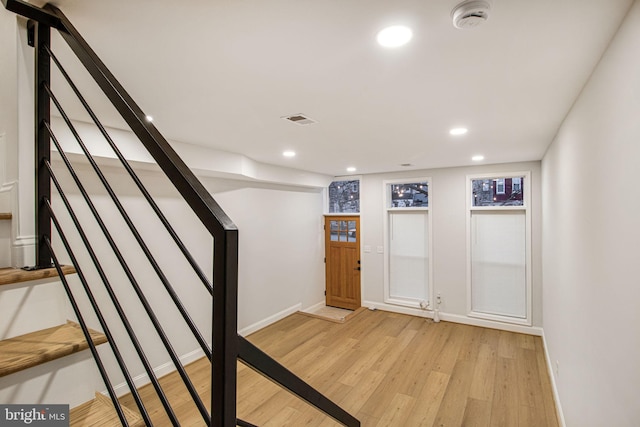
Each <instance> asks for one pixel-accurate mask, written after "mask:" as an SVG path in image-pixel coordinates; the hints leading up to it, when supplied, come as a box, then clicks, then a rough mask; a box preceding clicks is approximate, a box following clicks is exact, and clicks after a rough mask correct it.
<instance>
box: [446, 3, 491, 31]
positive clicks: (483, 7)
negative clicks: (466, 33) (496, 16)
mask: <svg viewBox="0 0 640 427" xmlns="http://www.w3.org/2000/svg"><path fill="white" fill-rule="evenodd" d="M490 9H491V5H490V4H489V2H487V1H483V0H469V1H464V2H462V3H460V4H459V5H457V6H456V7H454V8H453V10H452V11H451V18H452V19H453V26H454V27H456V28H460V29H469V28H475V27H477V26H478V25H480V24H482V23H483V22H484V21H486V20H487V19H489V10H490Z"/></svg>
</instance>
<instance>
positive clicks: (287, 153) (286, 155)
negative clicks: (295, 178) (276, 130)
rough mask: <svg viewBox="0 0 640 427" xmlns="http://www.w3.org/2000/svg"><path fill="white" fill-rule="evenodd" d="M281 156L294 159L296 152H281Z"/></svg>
mask: <svg viewBox="0 0 640 427" xmlns="http://www.w3.org/2000/svg"><path fill="white" fill-rule="evenodd" d="M282 155H283V156H285V157H295V156H296V152H295V151H291V150H287V151H283V152H282Z"/></svg>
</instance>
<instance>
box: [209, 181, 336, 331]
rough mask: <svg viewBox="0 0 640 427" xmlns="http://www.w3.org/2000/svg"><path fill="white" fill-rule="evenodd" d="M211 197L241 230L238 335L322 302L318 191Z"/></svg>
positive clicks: (247, 192)
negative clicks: (269, 319) (300, 308)
mask: <svg viewBox="0 0 640 427" xmlns="http://www.w3.org/2000/svg"><path fill="white" fill-rule="evenodd" d="M206 183H207V181H205V185H206ZM214 197H215V198H216V200H217V201H218V202H219V203H220V205H221V206H222V208H223V209H225V211H226V212H227V214H228V215H229V216H230V217H231V218H232V219H233V221H234V222H235V223H236V225H237V226H238V229H239V230H240V231H239V236H240V272H239V279H238V280H239V284H238V286H239V296H238V298H239V302H238V308H239V313H238V328H239V329H240V330H243V329H247V328H250V327H251V326H252V325H256V324H262V321H263V320H265V319H268V318H269V317H271V316H273V315H274V314H277V313H279V312H282V311H286V310H288V309H290V308H292V307H294V306H296V305H301V307H302V308H308V307H310V306H312V305H314V304H316V303H319V302H322V301H323V300H324V288H325V283H324V263H323V257H324V233H323V229H322V216H321V212H322V193H321V192H320V190H316V191H315V192H302V191H283V190H278V189H257V188H244V189H239V190H235V191H229V192H225V193H218V194H214ZM265 326H266V325H265Z"/></svg>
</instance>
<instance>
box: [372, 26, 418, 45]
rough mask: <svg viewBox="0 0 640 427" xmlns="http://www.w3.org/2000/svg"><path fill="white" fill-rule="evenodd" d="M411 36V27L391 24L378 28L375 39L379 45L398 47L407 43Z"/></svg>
mask: <svg viewBox="0 0 640 427" xmlns="http://www.w3.org/2000/svg"><path fill="white" fill-rule="evenodd" d="M412 37H413V31H411V28H409V27H405V26H404V25H393V26H391V27H387V28H384V29H382V30H380V32H379V33H378V37H377V40H378V43H379V44H380V46H384V47H400V46H402V45H405V44H407V43H409V40H411V38H412Z"/></svg>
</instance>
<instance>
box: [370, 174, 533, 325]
mask: <svg viewBox="0 0 640 427" xmlns="http://www.w3.org/2000/svg"><path fill="white" fill-rule="evenodd" d="M524 171H531V181H532V186H531V188H532V195H531V196H532V197H531V205H532V206H531V218H532V264H533V265H532V273H533V275H532V276H533V283H532V291H533V296H532V298H533V313H532V323H533V326H541V325H542V306H541V301H542V274H541V254H540V251H541V231H540V228H541V227H540V224H541V218H540V212H541V206H540V201H541V197H540V162H528V163H510V164H499V165H484V166H474V167H459V168H446V169H432V170H417V171H411V172H402V173H394V174H378V175H365V176H363V177H362V184H361V187H360V188H361V190H360V191H361V193H360V203H361V214H360V218H361V233H362V234H361V238H362V245H367V246H371V248H372V251H371V252H370V253H363V254H362V299H363V301H365V302H367V303H374V305H377V306H382V305H383V302H384V256H386V255H385V254H379V253H377V251H376V248H377V247H378V246H383V245H384V225H383V224H384V213H383V207H384V200H383V181H384V180H390V179H396V178H417V177H430V178H431V179H432V180H431V189H430V193H431V194H430V199H429V204H430V206H431V211H430V214H431V215H432V221H433V224H432V227H433V230H432V239H433V252H432V254H431V255H432V257H433V284H432V285H433V288H434V295H435V294H436V293H438V292H439V293H440V294H441V296H442V305H441V307H440V308H441V310H442V312H443V313H444V317H443V318H445V317H446V315H447V314H449V315H451V316H450V319H451V320H457V321H474V320H472V319H470V318H468V316H467V277H466V271H467V241H466V214H467V208H466V197H467V195H466V176H467V175H473V174H485V173H497V174H499V173H508V172H524ZM494 326H495V325H494ZM503 326H506V325H503Z"/></svg>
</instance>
